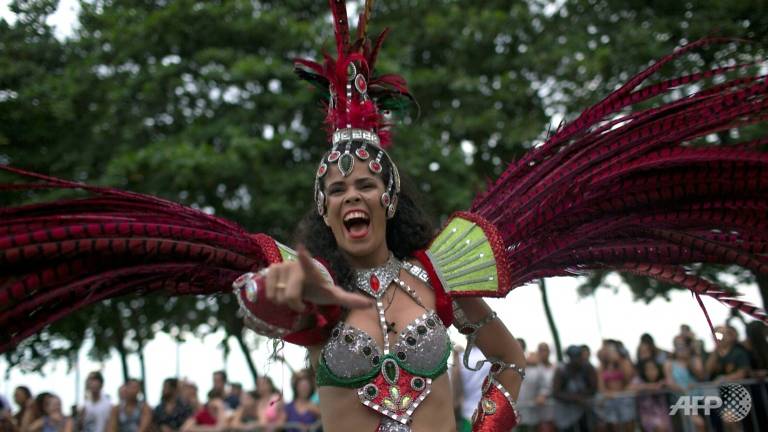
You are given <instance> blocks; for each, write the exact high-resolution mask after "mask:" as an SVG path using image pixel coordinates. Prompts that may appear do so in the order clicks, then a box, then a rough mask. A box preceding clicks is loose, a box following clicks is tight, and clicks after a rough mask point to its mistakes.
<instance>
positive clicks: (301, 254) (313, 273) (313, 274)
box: [296, 245, 325, 283]
mask: <svg viewBox="0 0 768 432" xmlns="http://www.w3.org/2000/svg"><path fill="white" fill-rule="evenodd" d="M296 252H297V256H298V259H299V264H301V269H302V270H303V271H304V276H305V277H306V279H308V280H310V281H311V282H314V283H317V282H318V281H325V279H324V278H323V275H322V274H321V273H320V271H319V270H318V269H317V266H316V265H315V261H314V259H313V258H312V257H311V256H310V255H309V251H308V250H307V248H306V247H304V245H299V246H298V247H297V248H296Z"/></svg>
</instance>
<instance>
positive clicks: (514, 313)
mask: <svg viewBox="0 0 768 432" xmlns="http://www.w3.org/2000/svg"><path fill="white" fill-rule="evenodd" d="M8 4H9V2H8V1H2V2H0V18H2V19H6V20H10V21H13V20H14V16H13V14H12V13H11V12H10V11H9V10H8ZM77 10H78V5H77V1H76V0H62V1H61V2H60V5H59V10H58V11H57V12H56V14H54V15H53V16H52V17H51V18H50V20H49V23H50V24H52V25H53V26H54V27H55V28H56V34H57V36H58V37H60V38H65V37H67V36H69V35H71V34H72V23H73V22H75V20H76V16H77ZM577 285H578V281H577V280H576V279H573V278H556V279H550V280H549V281H548V293H549V299H550V304H551V307H552V311H553V313H554V315H555V320H556V322H557V324H558V327H559V331H560V338H561V341H562V343H563V346H564V347H566V346H568V345H569V344H583V343H586V344H587V345H589V346H590V347H592V350H593V352H595V351H596V350H597V348H598V347H599V345H600V342H601V340H602V339H603V338H615V339H619V340H622V341H623V342H624V343H625V344H626V345H627V347H628V349H629V350H630V352H632V353H633V354H634V350H635V348H636V346H637V342H638V340H639V338H640V335H641V334H642V333H644V332H648V333H650V334H651V335H653V336H654V338H655V339H656V341H657V344H658V345H659V346H660V347H662V348H670V346H671V342H672V337H673V336H674V335H675V334H677V332H678V329H679V327H680V325H681V324H689V325H691V327H692V328H693V330H694V331H695V332H696V334H697V335H699V336H700V337H703V339H704V341H705V344H706V346H707V349H709V350H711V349H712V345H713V344H712V340H711V337H710V336H709V329H708V327H707V323H706V320H705V318H704V316H703V314H702V313H701V311H700V309H699V306H698V304H697V302H696V301H695V300H694V299H693V298H692V297H691V295H690V294H688V293H685V292H675V293H673V294H672V295H671V298H672V301H671V302H666V301H664V300H663V299H657V300H655V301H653V302H651V303H650V304H648V305H645V304H643V303H636V302H633V301H632V295H631V292H630V291H629V289H627V288H621V289H619V290H618V292H616V293H613V292H612V291H611V290H607V289H603V290H600V291H598V293H597V295H595V296H593V297H589V298H584V299H580V298H578V295H577V294H576V289H575V288H576V286H577ZM741 291H742V292H743V293H744V299H745V300H747V301H750V302H753V303H756V304H762V303H761V299H760V295H759V292H758V290H757V287H755V286H748V287H742V288H741ZM490 303H491V304H492V307H494V309H495V310H496V311H497V312H498V313H499V315H500V317H501V318H502V320H503V321H504V322H505V323H506V324H507V326H508V327H509V328H510V329H511V331H512V333H513V334H514V335H515V336H517V337H522V338H524V339H526V341H527V342H528V346H529V348H530V347H535V345H536V344H538V343H539V342H542V341H543V342H548V343H550V344H551V343H552V336H551V334H550V331H549V327H548V325H547V322H546V317H545V316H544V309H543V306H542V302H541V296H540V294H539V290H538V287H537V286H535V285H531V286H526V287H521V288H518V289H516V290H514V291H513V292H512V293H510V295H509V296H508V297H507V298H506V299H502V300H492V301H490ZM704 303H705V305H706V306H707V308H708V311H709V313H710V316H711V317H712V321H713V323H715V325H717V324H718V323H721V322H723V321H724V320H725V319H726V318H727V316H728V308H727V307H725V306H723V305H721V304H719V303H718V302H716V301H714V300H709V299H706V298H705V299H704ZM739 331H740V332H741V334H742V335H743V329H741V328H739ZM220 340H221V336H220V335H214V336H211V337H208V338H206V339H196V338H192V337H189V338H187V342H185V343H184V344H182V345H180V346H179V347H178V355H179V356H178V360H179V367H180V371H179V376H180V377H188V378H189V379H191V380H192V381H194V382H196V383H197V384H198V386H199V390H200V395H199V396H200V397H201V398H204V395H205V393H206V392H207V391H208V390H209V389H210V387H211V373H212V372H213V371H215V370H218V369H226V370H227V371H228V374H229V376H230V380H231V381H235V382H242V383H243V384H244V387H245V388H246V389H249V388H252V387H253V382H252V380H251V378H250V373H249V372H248V369H247V367H246V365H245V361H244V359H243V357H242V354H241V352H240V349H239V347H237V346H236V345H235V344H234V343H233V344H232V345H231V346H230V352H231V354H230V357H229V359H228V361H227V363H226V364H225V362H224V359H223V354H222V350H221V348H220V347H218V346H217V345H218V343H219V342H220ZM455 340H456V342H459V343H462V344H463V341H462V340H461V339H460V338H456V339H455ZM265 345H266V344H265ZM84 352H85V350H83V353H84ZM268 353H269V349H268V348H266V346H265V347H262V348H260V349H259V350H257V351H256V352H255V353H254V354H253V357H254V360H255V361H256V363H257V365H256V367H257V369H258V371H259V373H262V372H266V373H268V374H269V375H270V376H272V377H273V379H275V382H276V384H277V385H278V386H279V387H281V388H282V389H283V390H284V391H285V392H286V396H287V397H290V396H291V395H290V386H289V385H288V383H289V380H290V373H289V372H288V371H287V370H285V368H284V367H282V365H281V364H270V363H269V362H268V360H267V357H268ZM284 355H285V357H286V358H287V359H288V361H289V362H290V363H291V364H292V365H294V368H296V369H299V368H301V367H303V364H304V356H305V352H304V350H303V349H301V348H298V347H295V346H290V345H286V349H285V351H284ZM145 358H146V365H147V390H148V395H147V399H148V401H149V402H150V403H151V404H152V405H154V404H156V403H157V402H158V400H159V395H160V388H161V385H162V380H163V379H165V378H167V377H171V376H176V362H177V346H176V344H175V343H174V342H173V340H172V339H171V338H170V337H169V336H167V335H161V336H160V337H158V339H157V340H155V341H153V342H152V343H150V344H148V346H147V347H146V350H145ZM129 367H130V374H131V375H133V376H138V375H139V366H138V360H137V359H136V358H135V356H134V357H131V359H130V364H129ZM7 369H8V365H7V363H5V361H4V360H2V359H0V375H1V376H0V379H2V382H1V383H0V394H3V395H5V396H6V397H7V398H8V399H9V400H10V399H11V397H12V393H13V389H14V388H15V386H17V385H27V386H28V387H30V388H31V389H32V392H33V393H35V394H36V393H39V392H41V391H52V392H54V393H56V394H58V395H59V396H61V397H62V402H63V406H64V407H69V406H71V405H72V404H74V403H75V402H76V401H77V402H78V403H80V402H82V397H83V392H82V388H83V378H84V377H85V375H86V374H87V373H88V372H90V371H92V370H102V372H103V373H104V375H105V380H106V383H105V390H106V392H107V393H108V394H109V395H110V396H111V397H112V399H113V400H116V396H117V388H118V386H119V384H120V382H121V381H122V372H121V366H120V360H119V359H118V357H117V353H115V355H114V356H113V357H112V359H110V360H109V361H107V362H105V363H104V364H98V363H94V362H92V361H90V360H88V359H87V358H86V357H85V355H84V354H82V353H81V356H80V361H79V371H80V374H79V377H78V375H77V372H76V371H75V370H72V371H68V370H67V367H66V364H65V363H64V362H58V363H55V364H51V365H50V366H49V367H46V368H45V371H44V374H42V375H39V374H29V375H24V374H22V373H20V371H18V370H10V371H8V372H9V373H8V374H6V373H4V372H5V371H7ZM6 375H7V376H6ZM77 381H79V382H77ZM78 388H79V389H80V391H79V392H78V391H77V389H78ZM78 393H79V394H78Z"/></svg>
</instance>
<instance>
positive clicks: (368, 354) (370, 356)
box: [317, 311, 451, 387]
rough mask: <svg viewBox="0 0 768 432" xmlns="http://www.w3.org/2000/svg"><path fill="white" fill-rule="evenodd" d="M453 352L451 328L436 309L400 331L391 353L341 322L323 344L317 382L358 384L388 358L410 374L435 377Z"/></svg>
mask: <svg viewBox="0 0 768 432" xmlns="http://www.w3.org/2000/svg"><path fill="white" fill-rule="evenodd" d="M450 353H451V343H450V339H449V337H448V331H447V330H446V328H445V326H444V325H443V322H442V321H441V320H440V318H439V317H438V316H437V314H436V313H435V312H434V311H428V312H426V313H424V314H423V315H421V316H420V317H418V318H416V319H415V320H413V321H412V322H411V323H410V324H409V325H408V326H407V327H406V328H405V329H403V331H401V332H400V333H399V334H398V336H397V342H395V344H394V345H393V346H392V348H391V355H386V354H387V353H382V350H381V349H380V348H379V347H378V346H377V345H376V341H375V340H374V339H373V338H372V337H371V336H370V335H369V334H368V333H366V332H365V331H363V330H360V329H358V328H357V327H354V326H352V325H348V324H347V323H345V322H339V323H338V324H337V325H336V326H335V327H334V328H333V330H332V331H331V337H330V338H329V339H328V342H327V343H326V345H325V347H323V351H322V354H321V357H320V365H319V366H320V367H319V368H318V369H319V370H318V375H317V381H318V383H317V384H318V385H320V386H322V385H332V386H341V387H359V386H360V385H363V384H365V383H367V382H368V381H370V380H371V379H372V378H374V377H375V376H376V375H377V374H378V373H379V369H380V367H381V365H382V361H384V359H385V357H387V358H392V359H394V360H395V361H396V362H397V364H398V366H399V367H401V368H403V369H405V370H406V371H408V372H410V373H411V374H414V375H418V376H421V377H428V378H435V377H437V376H439V375H441V374H442V373H443V372H445V369H446V366H447V360H448V356H450Z"/></svg>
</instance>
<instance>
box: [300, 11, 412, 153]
mask: <svg viewBox="0 0 768 432" xmlns="http://www.w3.org/2000/svg"><path fill="white" fill-rule="evenodd" d="M328 3H329V5H330V7H331V12H332V14H333V25H334V33H335V36H336V58H333V57H331V56H330V55H328V54H327V53H326V54H324V56H323V57H324V58H323V63H322V64H321V63H318V62H316V61H313V60H308V59H296V60H294V62H295V66H296V68H295V71H296V74H297V75H298V76H299V77H300V78H301V79H304V80H306V81H309V82H310V83H312V84H313V85H315V86H316V87H317V88H319V89H321V90H322V91H323V92H327V94H328V99H327V102H326V106H327V115H326V118H325V124H326V126H327V129H328V132H329V135H330V141H331V143H332V144H338V143H340V142H341V141H342V140H347V139H348V138H347V135H346V134H345V132H347V131H349V132H350V134H351V133H352V132H354V131H355V130H359V131H360V132H361V133H362V132H364V131H365V132H372V133H373V136H366V137H365V138H356V139H361V140H366V141H371V144H374V145H376V146H377V147H379V148H381V149H386V148H388V147H389V145H390V143H391V141H390V134H389V128H388V126H389V125H388V124H387V122H386V120H385V119H384V115H383V114H384V112H387V111H393V112H402V111H406V110H407V109H409V108H410V107H412V106H415V100H414V98H413V96H412V95H411V93H410V91H409V90H408V86H407V84H406V82H405V79H404V78H403V77H401V76H400V75H395V74H385V75H375V72H374V67H375V66H376V59H377V57H378V54H379V51H380V49H381V46H382V44H383V43H384V40H385V39H386V37H387V34H388V33H389V29H385V30H384V31H382V32H381V33H380V34H379V35H378V36H377V37H376V38H375V39H374V40H373V41H372V40H371V39H369V38H368V32H367V26H368V20H369V18H370V14H371V11H372V10H373V0H367V1H366V3H365V8H364V10H363V12H362V13H361V14H360V19H359V22H358V25H357V37H356V38H355V40H354V41H351V39H350V34H349V22H348V20H347V9H346V1H345V0H328ZM350 137H351V135H350Z"/></svg>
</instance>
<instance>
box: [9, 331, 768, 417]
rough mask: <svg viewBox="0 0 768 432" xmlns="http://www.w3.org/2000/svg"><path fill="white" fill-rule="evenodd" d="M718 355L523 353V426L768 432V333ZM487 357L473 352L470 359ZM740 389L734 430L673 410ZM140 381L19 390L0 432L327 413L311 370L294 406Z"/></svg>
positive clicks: (468, 402)
mask: <svg viewBox="0 0 768 432" xmlns="http://www.w3.org/2000/svg"><path fill="white" fill-rule="evenodd" d="M715 330H716V336H717V338H718V340H719V343H718V344H717V348H716V349H714V350H713V351H711V352H707V351H706V350H705V349H704V344H703V342H702V340H701V339H699V338H698V337H697V336H696V335H694V334H693V332H692V331H691V329H690V328H689V327H688V326H685V325H683V326H681V328H680V332H679V334H678V335H676V336H675V337H674V338H673V340H672V341H671V342H672V349H671V350H669V351H667V350H664V349H661V348H659V347H658V346H657V345H656V342H655V341H654V339H653V337H652V336H651V335H649V334H643V335H642V336H641V338H640V340H639V342H638V344H637V348H636V350H635V352H634V360H633V358H632V356H631V355H630V352H629V350H628V349H627V348H626V346H625V345H624V343H623V342H621V341H618V340H614V339H606V340H604V341H603V344H602V346H601V347H600V349H599V350H598V351H597V353H596V355H595V357H596V360H597V361H596V362H595V363H593V362H592V353H591V352H590V349H589V347H587V346H586V345H581V346H577V345H573V346H569V347H568V348H567V349H565V352H564V354H565V355H564V361H563V362H562V363H559V364H558V363H556V361H554V360H553V353H552V352H551V350H550V346H549V345H547V344H546V343H540V344H538V345H537V346H535V349H531V350H528V349H527V346H526V344H525V341H523V340H520V342H521V345H522V346H523V349H524V350H525V351H526V360H527V363H528V366H527V371H526V378H525V380H524V381H523V385H522V388H521V390H520V395H519V398H518V409H519V412H520V414H521V423H520V425H519V426H518V430H521V431H526V432H527V431H536V432H550V431H591V430H597V431H627V432H629V431H638V430H640V431H653V432H665V431H678V430H682V431H686V432H688V431H708V430H716V431H721V430H725V431H740V430H746V431H752V430H768V412H766V410H768V387H766V376H768V340H767V339H766V338H767V337H768V332H767V331H766V327H765V326H764V325H763V324H761V323H760V322H756V321H755V322H751V323H749V324H747V325H746V337H745V338H744V339H743V340H739V335H738V332H737V330H736V329H735V328H734V327H732V326H729V325H722V326H718V327H717V328H716V329H715ZM454 354H455V355H454V361H453V364H454V368H453V370H452V374H451V380H452V382H453V384H454V385H453V388H454V395H455V401H456V416H457V427H458V430H459V431H460V432H463V431H469V430H470V429H471V425H470V419H471V416H472V413H473V411H474V410H475V408H476V407H477V403H478V401H479V400H480V398H481V392H482V390H481V388H482V382H483V379H484V378H485V376H486V375H487V374H488V370H487V369H488V365H487V364H485V365H484V366H483V368H481V370H479V371H470V370H468V369H466V368H464V367H463V365H462V361H461V357H462V353H461V352H460V351H458V350H456V351H455V353H454ZM482 359H483V355H482V353H481V352H480V351H479V350H477V348H475V349H474V350H473V351H472V352H470V353H469V363H470V364H471V365H475V364H476V363H477V362H479V361H480V360H482ZM726 382H728V383H731V382H739V383H742V384H743V385H744V386H745V387H746V388H747V389H748V390H749V391H750V392H751V398H752V403H751V405H752V411H751V413H750V417H748V418H747V419H745V420H744V421H742V422H736V423H727V422H722V421H721V420H720V416H717V415H705V413H703V412H701V411H700V410H699V411H696V412H693V413H688V414H686V415H685V416H684V417H683V416H680V415H670V407H671V406H672V405H673V404H674V403H675V401H676V400H677V399H678V398H679V397H680V396H702V395H713V394H714V395H718V385H720V384H723V383H726ZM142 387H143V386H142V383H141V382H140V381H139V380H136V379H129V380H127V381H126V382H125V383H124V384H123V385H122V386H121V387H120V388H119V391H118V395H117V401H116V402H113V401H112V399H111V398H110V397H109V396H108V395H107V394H105V393H104V392H103V388H104V378H103V376H102V375H101V373H100V372H92V373H90V374H89V375H88V376H87V378H86V381H85V389H86V397H85V402H84V403H83V405H82V406H81V407H76V408H73V409H72V410H71V412H70V415H67V414H65V412H64V410H63V409H62V404H61V400H60V399H59V397H58V396H56V395H55V394H52V393H48V392H43V393H39V394H36V395H35V394H33V393H32V392H31V391H30V389H29V388H27V387H24V386H20V387H17V388H16V389H15V392H14V395H13V399H14V402H15V405H16V409H15V410H13V409H12V408H13V407H12V405H11V403H10V402H9V401H6V400H4V399H3V398H2V397H0V432H177V431H178V432H220V431H225V430H226V431H230V430H237V431H253V432H261V431H263V432H277V431H281V432H304V431H306V432H309V431H313V432H314V431H319V430H321V429H320V422H319V420H320V410H319V408H318V402H319V400H318V395H317V392H316V391H315V390H316V389H315V380H314V375H313V373H312V371H311V370H309V369H305V370H301V371H299V372H297V373H295V374H293V376H292V379H291V389H292V391H293V395H294V398H293V400H292V401H291V402H289V403H286V402H285V401H284V399H283V396H282V392H281V391H280V390H279V389H278V388H276V387H275V385H274V383H273V382H272V380H271V379H270V378H269V377H267V376H260V377H259V378H258V379H257V382H256V388H255V389H253V390H250V391H245V390H244V389H243V386H242V385H240V384H239V383H230V382H228V379H227V373H226V372H225V371H217V372H214V373H213V375H212V387H211V389H210V391H208V393H207V394H206V397H205V399H204V400H202V401H201V400H200V399H199V397H198V394H199V389H198V386H197V385H196V384H195V383H194V382H191V381H189V380H183V379H182V380H180V379H177V378H168V379H166V380H165V381H164V382H163V386H162V393H161V397H160V402H159V404H158V405H157V406H155V407H150V406H149V404H148V403H147V402H146V401H145V399H144V397H143V395H142Z"/></svg>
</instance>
